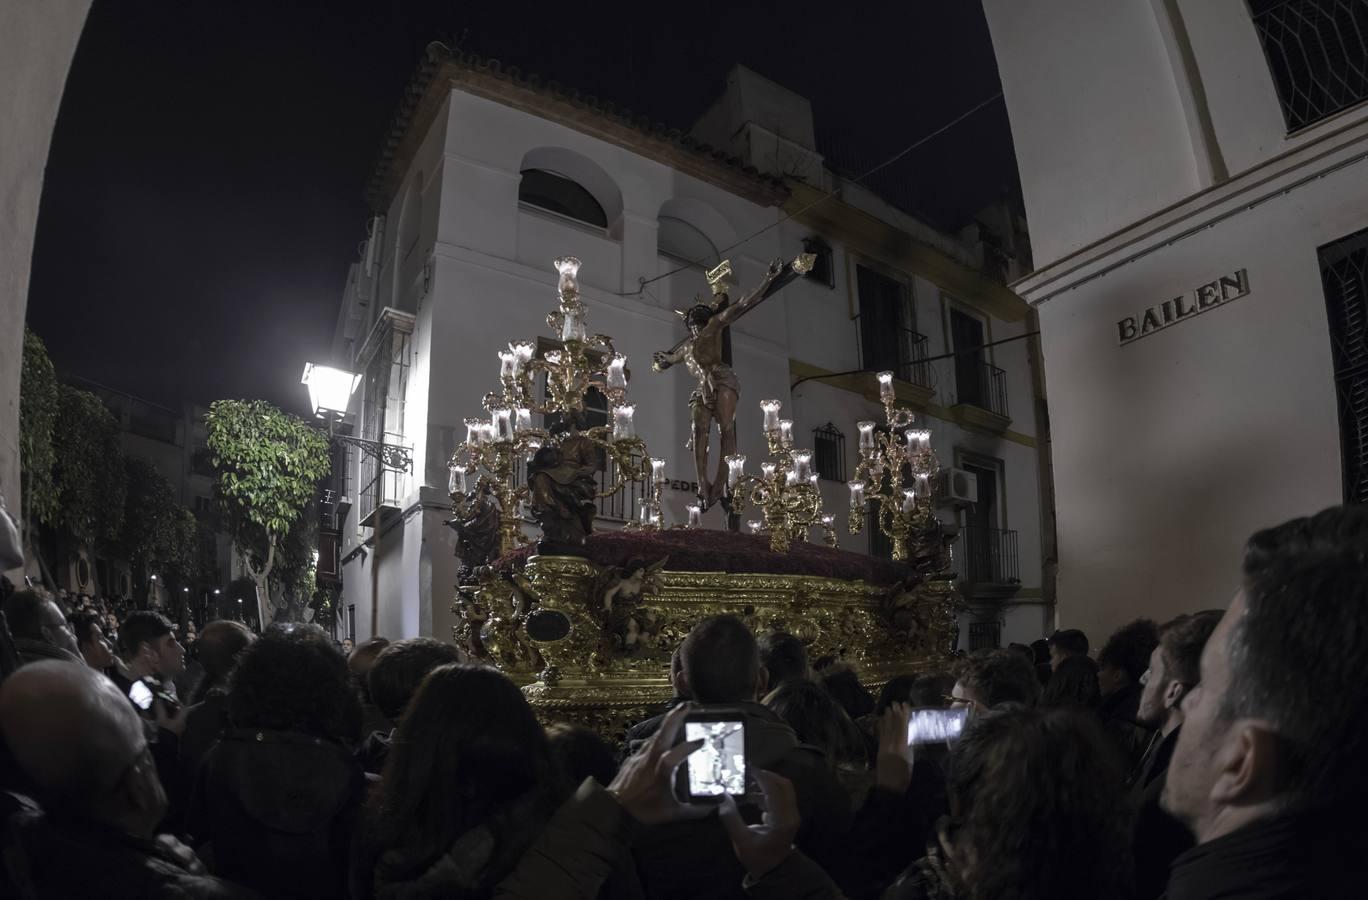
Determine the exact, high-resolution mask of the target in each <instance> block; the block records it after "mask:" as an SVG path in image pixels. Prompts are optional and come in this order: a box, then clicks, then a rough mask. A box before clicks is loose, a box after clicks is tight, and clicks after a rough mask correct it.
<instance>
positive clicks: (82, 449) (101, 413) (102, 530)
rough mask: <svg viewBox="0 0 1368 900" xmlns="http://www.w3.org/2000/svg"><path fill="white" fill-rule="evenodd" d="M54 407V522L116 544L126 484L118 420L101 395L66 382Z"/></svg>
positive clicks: (94, 540)
mask: <svg viewBox="0 0 1368 900" xmlns="http://www.w3.org/2000/svg"><path fill="white" fill-rule="evenodd" d="M57 411H58V412H57V423H56V426H55V428H54V429H53V445H54V457H55V461H56V464H55V465H54V467H53V474H54V482H55V484H56V488H57V497H58V505H59V509H58V513H57V524H58V526H59V527H61V528H62V529H63V530H64V531H66V532H67V534H68V535H70V536H71V537H72V538H75V539H76V540H78V541H85V542H86V543H89V544H109V543H117V542H118V541H119V532H120V530H121V529H122V528H123V521H124V499H125V493H126V491H127V486H128V474H127V472H126V471H125V469H124V456H123V451H122V450H121V448H120V446H119V423H118V422H117V421H116V420H115V418H114V416H113V415H112V414H111V413H110V412H109V410H108V409H106V408H105V405H104V404H103V403H101V402H100V398H98V397H96V396H95V395H94V394H92V393H90V392H89V391H82V390H78V389H76V388H73V387H70V386H68V385H61V386H59V387H58V389H57Z"/></svg>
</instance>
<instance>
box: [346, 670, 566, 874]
mask: <svg viewBox="0 0 1368 900" xmlns="http://www.w3.org/2000/svg"><path fill="white" fill-rule="evenodd" d="M563 793H564V792H563V791H562V790H561V783H560V779H559V778H558V777H557V769H556V766H555V763H554V762H553V761H552V757H551V750H550V747H549V745H548V743H547V738H546V733H545V732H544V731H543V730H542V727H541V726H540V725H538V724H537V720H536V717H535V716H534V715H533V714H532V708H531V707H530V706H528V704H527V701H526V700H525V699H524V698H523V695H522V692H521V691H520V690H518V688H517V686H516V685H515V684H513V682H511V681H509V680H508V679H507V678H505V677H504V676H503V675H502V674H500V673H499V672H497V671H495V670H494V669H491V668H488V667H485V666H477V665H468V664H465V663H453V664H450V665H445V666H440V667H438V668H436V669H434V670H433V671H432V672H431V674H429V675H428V676H427V678H426V679H424V681H423V683H422V685H421V686H420V687H419V688H418V692H417V693H416V694H415V695H414V697H413V699H412V700H411V701H410V702H409V706H408V709H407V711H406V712H405V713H404V718H403V720H402V721H401V722H400V723H399V727H398V728H397V729H396V730H395V733H394V742H393V744H392V746H391V748H390V753H389V759H388V761H387V762H386V763H385V771H384V776H383V778H382V780H381V782H380V784H379V785H378V786H377V788H376V790H375V792H374V793H373V794H372V795H371V797H370V800H369V801H368V803H367V805H366V812H365V819H364V824H363V828H362V831H361V832H360V834H359V836H358V840H357V844H358V845H357V847H356V848H355V850H354V852H353V854H352V863H351V889H352V897H353V898H356V900H362V898H370V897H377V898H378V897H410V896H412V897H419V896H421V897H438V896H440V897H444V898H455V900H459V898H466V897H471V898H473V897H488V896H492V893H493V889H494V887H495V885H497V884H498V882H499V881H500V880H502V879H503V878H504V877H505V876H507V875H508V874H509V873H511V872H512V871H513V869H514V867H515V866H516V865H517V863H518V860H519V858H520V857H521V856H522V854H523V852H524V851H526V850H527V848H528V847H530V846H531V845H532V842H533V840H534V839H535V838H536V837H537V835H538V834H539V833H540V832H541V830H542V828H543V827H544V826H545V824H546V822H547V821H548V820H549V819H550V818H551V815H552V814H553V813H554V812H555V810H556V807H557V805H558V804H559V802H560V801H561V799H563Z"/></svg>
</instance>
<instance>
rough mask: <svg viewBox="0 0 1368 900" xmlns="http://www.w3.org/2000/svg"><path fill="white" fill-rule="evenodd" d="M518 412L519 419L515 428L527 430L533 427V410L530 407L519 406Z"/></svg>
mask: <svg viewBox="0 0 1368 900" xmlns="http://www.w3.org/2000/svg"><path fill="white" fill-rule="evenodd" d="M516 413H517V420H516V422H515V424H514V428H515V429H516V430H517V431H526V430H527V429H529V428H531V427H532V410H530V409H528V408H527V407H525V406H519V407H518V408H517V410H516Z"/></svg>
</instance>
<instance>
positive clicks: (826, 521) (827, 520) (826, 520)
mask: <svg viewBox="0 0 1368 900" xmlns="http://www.w3.org/2000/svg"><path fill="white" fill-rule="evenodd" d="M835 524H836V517H835V516H833V515H832V514H831V513H827V514H826V515H824V516H822V525H823V526H824V527H826V528H830V527H831V526H832V525H835Z"/></svg>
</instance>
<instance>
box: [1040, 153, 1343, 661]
mask: <svg viewBox="0 0 1368 900" xmlns="http://www.w3.org/2000/svg"><path fill="white" fill-rule="evenodd" d="M1365 226H1368V172H1366V171H1365V168H1364V163H1363V162H1360V163H1358V164H1356V165H1352V166H1349V167H1348V168H1345V169H1341V170H1340V171H1339V172H1336V173H1333V174H1330V175H1328V176H1326V177H1325V178H1323V179H1321V180H1317V181H1313V182H1311V183H1310V184H1308V185H1306V186H1303V187H1301V188H1299V189H1297V190H1295V191H1294V192H1293V193H1291V194H1288V195H1285V196H1281V197H1278V198H1276V199H1274V200H1271V201H1270V202H1268V203H1266V204H1264V205H1262V206H1259V207H1256V208H1255V209H1253V210H1251V211H1246V212H1242V213H1239V214H1237V215H1235V216H1234V217H1232V218H1230V219H1227V220H1225V221H1224V222H1221V223H1219V224H1217V225H1215V226H1214V227H1212V228H1210V229H1209V230H1203V231H1200V232H1198V233H1197V234H1196V235H1194V236H1192V237H1188V238H1186V239H1183V240H1180V241H1178V242H1177V243H1174V244H1173V245H1172V246H1169V247H1167V248H1165V249H1161V250H1158V251H1156V252H1154V253H1151V254H1150V255H1148V256H1145V257H1143V258H1141V259H1139V260H1137V261H1135V262H1132V263H1131V264H1129V265H1125V266H1122V267H1120V268H1117V269H1115V270H1114V271H1113V272H1111V273H1110V274H1108V275H1106V276H1104V277H1102V278H1100V279H1098V280H1095V281H1092V282H1089V283H1087V284H1085V285H1083V286H1081V287H1079V288H1076V289H1075V290H1072V291H1068V292H1065V293H1062V294H1060V295H1058V296H1056V297H1055V298H1054V299H1051V300H1049V301H1048V302H1046V303H1044V304H1043V305H1042V306H1041V307H1040V319H1041V329H1042V331H1043V337H1044V355H1045V365H1046V375H1047V378H1048V381H1049V390H1050V411H1051V422H1052V431H1053V436H1054V443H1053V449H1054V468H1055V476H1056V499H1057V506H1058V510H1059V526H1058V527H1059V555H1060V571H1059V583H1058V589H1059V619H1060V624H1061V627H1079V628H1082V629H1084V630H1085V631H1087V632H1088V633H1089V635H1090V636H1094V637H1095V638H1101V637H1105V635H1106V634H1107V633H1109V632H1110V631H1111V630H1112V629H1113V628H1115V627H1116V626H1118V625H1120V624H1123V623H1124V622H1125V621H1127V620H1129V619H1132V618H1134V617H1135V616H1137V615H1141V614H1143V615H1149V616H1152V617H1154V618H1156V619H1160V620H1163V619H1165V618H1167V617H1170V616H1172V615H1175V614H1178V613H1181V612H1190V611H1193V610H1196V609H1202V608H1209V607H1221V606H1224V605H1225V604H1226V603H1227V602H1228V601H1229V599H1230V597H1231V596H1232V595H1233V593H1234V591H1235V589H1236V587H1237V585H1238V574H1239V563H1240V553H1241V547H1242V545H1243V542H1244V541H1245V539H1246V538H1248V536H1249V535H1250V534H1251V533H1252V532H1253V531H1255V530H1256V529H1258V528H1261V527H1265V526H1269V525H1274V524H1277V523H1279V522H1281V521H1283V520H1285V519H1288V518H1291V517H1293V516H1298V515H1304V514H1308V513H1312V512H1315V511H1316V510H1318V509H1321V508H1323V507H1325V506H1329V505H1333V504H1335V503H1338V502H1339V501H1340V499H1341V481H1340V462H1339V444H1338V436H1339V425H1338V420H1337V417H1336V408H1335V391H1334V384H1333V373H1332V364H1331V356H1330V345H1329V333H1328V326H1327V323H1326V313H1325V299H1324V294H1323V292H1322V287H1321V281H1320V272H1319V267H1318V263H1317V257H1316V248H1317V247H1318V246H1320V245H1322V244H1325V243H1328V242H1330V241H1332V240H1335V239H1337V238H1339V237H1342V236H1344V235H1346V234H1350V233H1352V232H1354V231H1357V230H1359V229H1362V228H1364V227H1365ZM1240 268H1244V269H1247V270H1248V275H1249V284H1250V289H1251V294H1250V295H1249V296H1248V297H1245V298H1242V299H1239V300H1236V301H1234V302H1232V303H1230V304H1229V305H1227V306H1222V307H1218V308H1216V309H1214V310H1212V311H1209V312H1207V313H1205V314H1203V315H1201V316H1198V317H1196V318H1194V319H1192V320H1190V321H1186V322H1183V323H1180V324H1177V325H1175V326H1172V327H1170V328H1168V329H1165V330H1163V331H1160V332H1158V333H1156V334H1153V335H1151V336H1149V337H1146V338H1144V339H1142V340H1140V341H1137V342H1136V343H1134V344H1130V345H1128V346H1125V347H1118V346H1117V336H1116V321H1117V320H1118V319H1120V318H1121V317H1123V316H1125V315H1132V314H1135V313H1136V312H1138V311H1140V310H1142V309H1143V308H1145V307H1147V306H1150V305H1152V304H1155V303H1158V302H1162V301H1163V300H1165V299H1168V298H1171V297H1174V296H1177V295H1179V294H1182V293H1184V292H1188V291H1191V290H1192V289H1193V288H1195V287H1196V286H1197V285H1200V284H1203V283H1205V282H1207V281H1210V280H1212V279H1214V278H1216V277H1217V276H1219V275H1221V274H1225V273H1229V272H1231V271H1234V270H1236V269H1240Z"/></svg>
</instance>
